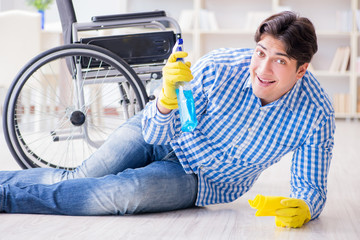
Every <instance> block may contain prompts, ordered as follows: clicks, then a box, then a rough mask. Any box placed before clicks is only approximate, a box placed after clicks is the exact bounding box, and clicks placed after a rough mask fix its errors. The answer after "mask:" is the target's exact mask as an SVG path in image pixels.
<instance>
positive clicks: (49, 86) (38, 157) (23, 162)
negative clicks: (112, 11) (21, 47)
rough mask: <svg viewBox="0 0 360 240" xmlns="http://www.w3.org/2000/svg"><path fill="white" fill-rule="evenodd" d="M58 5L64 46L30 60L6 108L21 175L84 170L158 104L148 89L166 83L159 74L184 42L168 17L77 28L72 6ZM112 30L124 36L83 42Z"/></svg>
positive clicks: (133, 16)
mask: <svg viewBox="0 0 360 240" xmlns="http://www.w3.org/2000/svg"><path fill="white" fill-rule="evenodd" d="M56 4H57V7H58V11H59V15H60V20H61V24H62V32H63V37H64V45H62V46H58V47H55V48H52V49H50V50H48V51H45V52H43V53H41V54H39V55H38V56H36V57H34V58H33V59H32V60H30V61H29V62H28V63H27V64H26V65H25V66H24V67H23V68H22V70H20V72H19V73H18V74H17V76H16V77H15V79H14V81H13V83H12V85H11V86H10V88H9V90H8V92H7V96H6V99H5V104H4V112H3V128H4V135H5V139H6V142H7V144H8V147H9V149H10V151H11V153H12V155H13V156H14V158H15V159H16V161H17V163H18V164H19V165H20V166H21V167H22V168H24V169H25V168H36V167H51V168H61V169H68V170H72V169H74V168H76V167H77V166H79V165H80V164H81V163H82V162H83V161H84V160H85V159H87V158H88V157H89V156H90V155H91V154H92V153H93V152H94V151H96V149H97V148H99V147H100V146H101V144H102V143H103V142H104V141H105V139H106V138H107V136H108V135H109V134H110V133H111V132H112V131H114V130H115V129H116V128H117V127H119V125H121V124H122V123H123V122H125V121H126V120H127V119H129V118H130V117H131V116H133V115H134V114H136V113H138V112H140V111H141V110H142V109H143V108H144V106H145V104H146V103H147V102H148V101H151V100H153V99H154V98H155V97H154V94H153V92H151V91H152V89H150V88H151V86H152V85H156V84H158V83H159V82H161V78H162V75H161V70H162V67H163V66H164V64H165V63H166V60H167V58H168V57H169V56H170V54H171V51H172V48H173V46H174V45H175V42H176V40H177V39H178V38H180V37H181V29H180V26H179V25H178V23H177V22H176V21H175V20H174V19H173V18H170V17H168V16H166V14H165V12H164V11H153V12H140V13H127V14H118V15H107V16H96V17H92V18H91V21H90V22H86V23H79V22H77V20H76V15H75V11H74V7H73V3H72V0H57V1H56ZM114 29H117V30H119V29H120V30H122V31H120V32H121V34H115V35H108V36H107V35H105V36H87V35H86V34H85V37H80V35H81V33H83V32H84V33H85V32H89V31H97V32H99V31H109V30H114ZM169 29H170V30H169ZM83 35H84V34H83ZM154 83H155V84H154Z"/></svg>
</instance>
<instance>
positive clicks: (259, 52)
mask: <svg viewBox="0 0 360 240" xmlns="http://www.w3.org/2000/svg"><path fill="white" fill-rule="evenodd" d="M256 54H257V55H258V56H259V57H263V56H264V55H265V54H264V53H263V52H262V51H256Z"/></svg>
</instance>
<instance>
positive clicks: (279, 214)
mask: <svg viewBox="0 0 360 240" xmlns="http://www.w3.org/2000/svg"><path fill="white" fill-rule="evenodd" d="M280 203H281V205H283V206H285V208H283V209H278V210H276V212H275V213H276V216H275V224H276V226H278V227H292V228H299V227H301V226H302V225H304V224H305V223H307V222H308V221H310V219H311V214H310V209H309V206H308V205H307V204H306V203H305V201H304V200H301V199H296V198H289V199H284V200H281V202H280Z"/></svg>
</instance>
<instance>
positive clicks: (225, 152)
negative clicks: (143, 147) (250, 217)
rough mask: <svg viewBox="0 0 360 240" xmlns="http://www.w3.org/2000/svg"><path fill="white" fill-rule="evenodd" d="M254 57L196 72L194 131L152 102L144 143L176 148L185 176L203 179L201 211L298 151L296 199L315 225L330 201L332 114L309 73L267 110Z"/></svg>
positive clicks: (207, 61) (231, 54)
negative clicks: (255, 86)
mask: <svg viewBox="0 0 360 240" xmlns="http://www.w3.org/2000/svg"><path fill="white" fill-rule="evenodd" d="M252 54H253V50H252V49H219V50H215V51H213V52H211V53H209V54H207V55H205V56H204V57H203V58H202V59H200V60H199V61H198V63H197V64H196V65H194V67H193V68H192V73H193V75H194V79H193V80H192V82H191V83H192V85H193V95H194V100H195V107H196V113H197V118H198V122H199V124H198V126H197V127H196V129H195V130H194V131H193V132H190V133H183V132H181V130H180V119H179V112H178V110H173V111H172V112H171V113H170V114H167V115H163V114H161V113H160V112H159V111H158V110H157V107H156V104H155V102H152V103H149V104H148V105H147V106H146V108H145V112H144V117H143V135H144V139H145V140H146V141H147V142H149V143H152V144H169V143H170V144H171V146H172V148H173V149H174V151H175V153H176V155H177V157H178V158H179V161H180V162H181V164H182V166H183V168H184V170H185V171H186V173H195V174H197V176H198V179H199V181H198V196H197V201H196V204H197V205H198V206H204V205H208V204H214V203H225V202H230V201H233V200H235V199H237V198H238V197H240V196H241V195H243V194H244V193H245V192H247V191H248V190H249V189H250V187H251V186H252V185H253V184H254V182H255V181H256V180H257V178H258V177H259V176H260V174H261V172H262V171H263V170H265V169H266V168H268V167H270V166H271V165H273V164H274V163H276V162H278V161H279V160H280V159H281V158H282V157H283V156H284V155H285V154H287V153H289V152H291V151H293V152H294V154H293V158H292V164H291V194H290V197H294V198H299V199H303V200H304V201H305V202H306V203H307V204H308V206H309V208H310V213H311V216H312V218H313V219H314V218H316V217H318V216H319V214H320V213H321V211H322V209H323V207H324V205H325V201H326V193H327V175H328V171H329V166H330V161H331V157H332V148H333V144H334V131H335V118H334V110H333V108H332V105H331V103H330V100H329V98H328V96H327V95H326V93H325V92H324V90H323V89H322V88H321V86H320V84H319V83H318V81H317V80H316V79H315V77H314V76H313V75H312V74H311V73H309V72H307V73H306V74H305V75H304V77H303V78H302V79H300V80H298V81H297V83H296V84H295V86H294V87H293V88H292V89H291V90H290V91H289V92H288V93H286V94H285V95H283V96H282V97H281V98H280V99H278V100H277V101H275V102H272V103H270V104H267V105H265V106H262V105H261V102H260V99H259V98H258V97H256V96H255V95H254V93H253V91H252V87H251V79H250V73H249V64H250V61H251V57H252Z"/></svg>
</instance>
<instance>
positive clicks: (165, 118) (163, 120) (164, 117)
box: [150, 99, 175, 124]
mask: <svg viewBox="0 0 360 240" xmlns="http://www.w3.org/2000/svg"><path fill="white" fill-rule="evenodd" d="M157 101H158V99H156V101H154V102H153V103H152V106H151V107H150V115H151V118H153V120H154V121H155V122H156V123H157V124H168V122H169V121H170V120H171V119H172V118H173V116H174V112H175V111H174V110H172V111H171V112H170V113H168V114H163V113H161V112H160V111H159V109H158V108H157V104H156V103H157Z"/></svg>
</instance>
